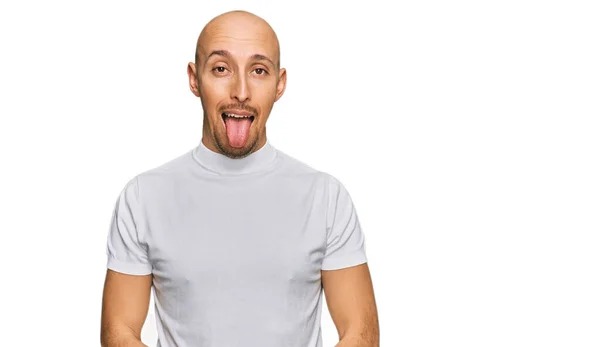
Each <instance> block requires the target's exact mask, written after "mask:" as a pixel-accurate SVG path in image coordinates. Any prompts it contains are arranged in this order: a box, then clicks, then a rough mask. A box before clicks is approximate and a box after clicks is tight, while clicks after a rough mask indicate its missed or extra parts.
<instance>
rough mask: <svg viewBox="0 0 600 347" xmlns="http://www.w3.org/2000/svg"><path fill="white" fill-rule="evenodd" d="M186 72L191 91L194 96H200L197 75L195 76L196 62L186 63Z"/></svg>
mask: <svg viewBox="0 0 600 347" xmlns="http://www.w3.org/2000/svg"><path fill="white" fill-rule="evenodd" d="M187 74H188V80H189V83H190V90H191V91H192V93H193V94H194V95H195V96H197V97H200V88H199V87H198V77H197V76H198V75H197V74H196V64H194V63H188V66H187Z"/></svg>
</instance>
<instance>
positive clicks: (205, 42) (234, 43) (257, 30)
mask: <svg viewBox="0 0 600 347" xmlns="http://www.w3.org/2000/svg"><path fill="white" fill-rule="evenodd" d="M278 49H279V47H278V42H277V38H276V36H275V34H274V33H273V32H272V30H271V29H270V28H265V26H264V25H260V23H247V22H238V23H236V22H233V23H229V24H228V25H219V24H215V25H213V26H211V27H209V28H207V30H206V31H205V32H203V33H202V35H201V37H200V39H199V41H198V50H199V52H200V54H201V55H202V56H204V57H206V56H208V55H209V54H210V53H211V52H213V51H217V50H225V51H228V52H230V53H231V55H232V56H233V57H234V58H248V57H251V56H252V55H255V54H261V55H265V56H268V57H270V58H271V59H273V60H275V59H277V53H278Z"/></svg>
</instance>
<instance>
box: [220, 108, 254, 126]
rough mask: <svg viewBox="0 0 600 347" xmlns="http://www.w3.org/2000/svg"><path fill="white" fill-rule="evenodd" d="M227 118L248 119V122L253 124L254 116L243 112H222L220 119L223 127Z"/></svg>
mask: <svg viewBox="0 0 600 347" xmlns="http://www.w3.org/2000/svg"><path fill="white" fill-rule="evenodd" d="M227 117H231V118H235V119H250V122H254V115H253V114H251V113H247V112H245V111H234V112H223V113H221V119H222V120H223V126H225V119H227Z"/></svg>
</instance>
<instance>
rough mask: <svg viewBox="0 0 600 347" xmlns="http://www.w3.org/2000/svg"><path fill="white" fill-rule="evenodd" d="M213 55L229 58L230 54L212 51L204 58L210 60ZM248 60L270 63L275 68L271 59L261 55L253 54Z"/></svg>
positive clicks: (224, 51) (223, 51)
mask: <svg viewBox="0 0 600 347" xmlns="http://www.w3.org/2000/svg"><path fill="white" fill-rule="evenodd" d="M213 55H218V56H221V57H226V58H231V53H229V51H226V50H222V49H220V50H216V51H212V52H211V53H210V54H209V55H208V57H206V60H208V59H210V57H212V56H213ZM250 59H252V60H264V61H268V62H269V63H271V65H272V66H275V63H273V61H272V60H271V59H269V57H267V56H265V55H262V54H253V55H252V56H251V57H250Z"/></svg>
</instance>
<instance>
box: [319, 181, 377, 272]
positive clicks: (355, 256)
mask: <svg viewBox="0 0 600 347" xmlns="http://www.w3.org/2000/svg"><path fill="white" fill-rule="evenodd" d="M328 180H329V183H328V189H329V193H328V209H327V223H326V224H327V247H326V250H325V255H324V257H323V262H322V265H321V269H322V270H336V269H341V268H346V267H350V266H355V265H360V264H363V263H366V262H367V255H366V249H365V236H364V234H363V232H362V228H361V225H360V221H359V220H358V215H357V213H356V208H355V207H354V203H353V202H352V198H351V197H350V194H349V193H348V191H347V190H346V188H345V187H344V185H343V184H342V183H341V182H340V181H339V180H338V179H336V178H335V177H333V176H331V175H328Z"/></svg>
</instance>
